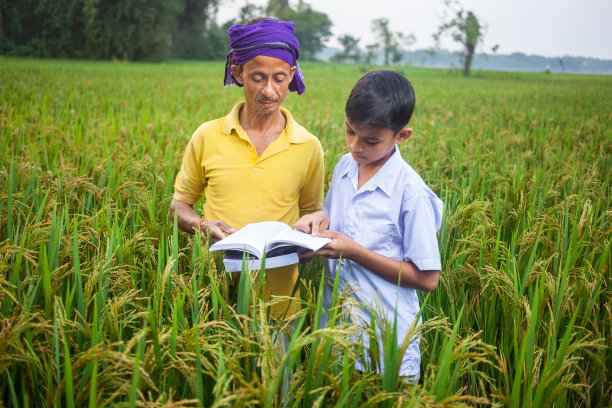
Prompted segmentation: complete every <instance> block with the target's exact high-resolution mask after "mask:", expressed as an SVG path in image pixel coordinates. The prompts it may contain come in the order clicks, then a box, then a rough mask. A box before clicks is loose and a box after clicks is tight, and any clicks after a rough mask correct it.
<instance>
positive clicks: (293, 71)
mask: <svg viewBox="0 0 612 408" xmlns="http://www.w3.org/2000/svg"><path fill="white" fill-rule="evenodd" d="M296 71H297V67H291V70H290V71H289V82H291V81H293V77H294V76H295V72H296Z"/></svg>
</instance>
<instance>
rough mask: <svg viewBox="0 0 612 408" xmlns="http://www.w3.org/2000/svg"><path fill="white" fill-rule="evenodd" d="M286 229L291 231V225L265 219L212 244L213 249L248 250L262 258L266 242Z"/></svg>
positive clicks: (211, 248)
mask: <svg viewBox="0 0 612 408" xmlns="http://www.w3.org/2000/svg"><path fill="white" fill-rule="evenodd" d="M285 230H289V231H291V227H289V226H288V225H287V224H284V223H282V222H279V221H265V222H256V223H252V224H247V225H246V226H245V227H244V228H241V229H240V230H238V231H237V232H234V233H233V234H231V235H228V236H227V237H226V238H224V239H222V240H221V241H219V242H217V243H215V244H213V245H211V247H210V250H211V251H220V250H227V249H231V250H236V251H243V250H247V251H248V252H250V253H252V254H253V255H255V256H257V257H258V258H261V257H262V255H263V252H264V248H265V247H266V243H267V242H270V241H272V240H274V239H275V237H277V236H278V235H279V233H282V232H283V231H285Z"/></svg>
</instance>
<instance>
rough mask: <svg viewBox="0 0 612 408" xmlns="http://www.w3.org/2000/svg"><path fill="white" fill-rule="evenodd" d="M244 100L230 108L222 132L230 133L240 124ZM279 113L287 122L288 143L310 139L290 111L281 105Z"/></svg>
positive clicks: (304, 141) (303, 141)
mask: <svg viewBox="0 0 612 408" xmlns="http://www.w3.org/2000/svg"><path fill="white" fill-rule="evenodd" d="M244 104H245V102H244V101H242V102H238V103H237V104H236V105H235V106H234V107H233V109H232V111H231V112H230V113H229V114H228V115H227V116H226V117H225V122H223V133H225V134H226V135H231V134H232V131H234V130H235V129H238V126H240V119H239V114H240V109H242V107H243V106H244ZM280 111H281V113H282V114H283V115H284V116H285V119H286V120H287V123H286V124H285V131H286V132H287V136H288V138H289V143H306V142H309V141H310V140H311V137H310V135H309V133H308V131H307V130H306V129H305V128H304V127H303V126H301V125H300V124H299V123H297V122H296V121H295V119H293V116H292V115H291V112H289V111H288V110H287V109H285V108H283V107H281V108H280Z"/></svg>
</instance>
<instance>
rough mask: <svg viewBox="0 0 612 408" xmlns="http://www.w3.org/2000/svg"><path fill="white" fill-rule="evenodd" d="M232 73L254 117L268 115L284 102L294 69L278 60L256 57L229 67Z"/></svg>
mask: <svg viewBox="0 0 612 408" xmlns="http://www.w3.org/2000/svg"><path fill="white" fill-rule="evenodd" d="M231 69H232V73H233V74H234V77H235V78H236V80H237V81H238V82H240V83H241V84H242V85H243V86H244V98H245V100H246V103H247V104H248V105H249V109H251V110H252V111H253V112H255V113H256V114H257V115H264V116H265V115H270V114H272V113H274V112H276V111H278V108H279V107H280V104H281V103H282V102H283V101H284V100H285V97H286V96H287V91H288V89H289V83H290V82H291V80H292V79H293V75H294V74H295V70H296V67H292V66H290V65H289V64H287V63H286V62H285V61H283V60H280V59H278V58H273V57H267V56H263V55H259V56H257V57H255V58H253V59H251V60H249V61H248V62H246V63H245V64H244V65H242V68H241V67H239V66H238V65H232V68H231Z"/></svg>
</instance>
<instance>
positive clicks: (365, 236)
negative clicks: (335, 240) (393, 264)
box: [354, 222, 403, 259]
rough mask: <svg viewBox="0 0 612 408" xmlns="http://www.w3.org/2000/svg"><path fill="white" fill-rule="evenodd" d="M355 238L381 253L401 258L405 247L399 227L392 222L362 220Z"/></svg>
mask: <svg viewBox="0 0 612 408" xmlns="http://www.w3.org/2000/svg"><path fill="white" fill-rule="evenodd" d="M355 233H356V234H355V235H356V236H355V238H354V240H355V241H356V242H357V243H358V244H360V245H362V246H364V247H366V248H367V249H369V250H370V251H374V252H376V253H379V254H381V255H385V256H388V257H390V258H396V259H399V258H398V256H401V254H400V252H401V250H402V248H403V246H402V237H401V235H400V232H399V229H398V227H397V226H396V225H395V224H392V223H377V222H362V223H360V228H358V230H357V231H355Z"/></svg>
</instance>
